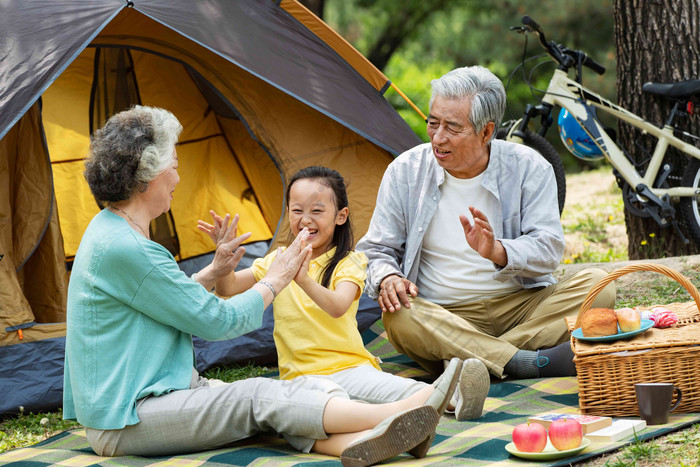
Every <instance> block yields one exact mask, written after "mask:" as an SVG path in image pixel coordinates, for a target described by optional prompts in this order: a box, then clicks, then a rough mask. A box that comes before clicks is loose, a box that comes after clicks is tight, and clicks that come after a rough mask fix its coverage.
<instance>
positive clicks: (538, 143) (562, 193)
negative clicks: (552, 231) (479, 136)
mask: <svg viewBox="0 0 700 467" xmlns="http://www.w3.org/2000/svg"><path fill="white" fill-rule="evenodd" d="M507 135H508V128H499V129H498V131H497V132H496V138H497V139H506V136H507ZM523 144H524V145H525V146H527V147H529V148H532V149H534V150H535V151H537V152H538V153H539V154H540V155H541V156H542V157H544V159H545V160H546V161H547V162H549V163H550V164H551V165H552V168H553V169H554V178H555V179H556V181H557V201H558V202H559V215H560V216H561V212H562V211H563V210H564V203H565V201H566V173H565V172H564V164H563V163H562V161H561V158H560V157H559V153H558V152H557V150H556V149H554V146H552V145H551V144H550V143H549V141H547V140H546V139H545V138H544V137H542V136H540V135H538V134H537V133H533V132H532V131H529V130H526V131H525V138H524V139H523Z"/></svg>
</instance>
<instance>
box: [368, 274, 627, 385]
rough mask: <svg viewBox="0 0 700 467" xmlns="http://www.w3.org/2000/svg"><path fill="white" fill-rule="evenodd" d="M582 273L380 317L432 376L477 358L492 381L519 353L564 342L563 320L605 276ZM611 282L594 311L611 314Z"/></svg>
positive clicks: (418, 302)
mask: <svg viewBox="0 0 700 467" xmlns="http://www.w3.org/2000/svg"><path fill="white" fill-rule="evenodd" d="M606 274H607V273H606V272H605V271H603V270H601V269H585V270H583V271H581V272H579V273H578V274H575V275H573V276H572V277H570V278H568V279H566V280H564V281H562V282H559V283H557V284H554V285H550V286H549V287H542V288H536V289H523V290H521V291H519V292H516V293H513V294H509V295H505V296H501V297H496V298H490V299H485V300H480V301H477V302H472V303H467V304H464V305H457V306H449V307H442V306H440V305H436V304H434V303H431V302H429V301H427V300H423V299H421V298H415V299H413V300H412V301H411V307H410V308H408V309H407V308H405V307H401V309H399V310H398V311H396V312H394V313H384V314H383V315H382V320H383V321H384V327H385V329H386V331H387V335H388V338H389V342H391V343H392V345H393V346H394V347H395V348H396V350H398V351H399V352H401V353H403V354H405V355H408V356H409V357H411V358H412V359H413V360H415V361H416V362H418V363H419V364H420V365H421V366H422V367H423V368H425V369H426V370H428V371H430V372H431V373H440V372H441V371H442V370H443V363H442V362H443V361H444V360H449V359H450V358H452V357H459V358H461V359H467V358H478V359H479V360H481V361H482V362H484V364H485V365H486V367H487V368H488V369H489V372H490V373H491V374H493V375H494V376H497V377H501V378H502V377H504V376H505V375H504V374H503V367H504V366H505V364H506V363H508V361H509V360H510V359H511V358H512V357H513V355H515V352H517V351H518V350H519V349H523V350H538V349H543V348H549V347H554V346H555V345H557V344H561V343H562V342H564V341H566V340H567V339H568V338H569V332H568V329H567V327H566V322H565V320H564V318H565V317H566V316H576V315H577V314H578V311H579V309H580V307H581V304H582V303H583V300H584V298H585V297H586V295H587V294H588V292H589V291H590V289H591V287H593V286H594V285H595V284H596V283H598V282H599V281H600V280H601V279H602V278H603V277H605V276H606ZM615 292H616V290H615V285H614V282H613V283H611V284H610V285H608V286H607V287H605V289H603V290H602V291H601V292H600V293H599V294H598V295H597V296H596V299H595V301H594V302H593V305H592V306H593V307H594V308H595V307H602V308H613V305H614V303H615Z"/></svg>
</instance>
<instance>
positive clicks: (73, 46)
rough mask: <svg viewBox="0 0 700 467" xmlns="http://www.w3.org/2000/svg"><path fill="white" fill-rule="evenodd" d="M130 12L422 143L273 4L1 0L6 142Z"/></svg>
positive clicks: (360, 126)
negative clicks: (71, 66) (88, 50)
mask: <svg viewBox="0 0 700 467" xmlns="http://www.w3.org/2000/svg"><path fill="white" fill-rule="evenodd" d="M123 8H134V9H136V10H137V11H140V12H142V13H143V14H145V15H148V16H149V17H151V18H153V19H154V20H156V21H158V22H160V23H161V24H163V25H165V26H167V27H168V28H170V29H172V30H174V31H177V32H179V33H180V34H182V35H184V36H186V37H188V38H190V39H192V40H193V41H195V42H197V43H199V44H200V45H202V46H204V47H207V48H208V49H210V50H212V51H214V52H215V53H217V54H219V55H220V56H222V57H224V58H226V59H227V60H229V61H231V62H232V63H235V64H236V65H238V66H240V67H241V68H243V69H245V70H247V71H249V72H250V73H252V74H254V75H255V76H257V77H259V78H261V79H263V80H265V81H266V82H268V83H270V84H271V85H273V86H275V87H277V88H278V89H280V90H282V91H283V92H285V93H287V94H289V95H291V96H294V97H295V98H297V99H298V100H300V101H301V102H304V103H306V104H307V105H309V106H311V107H313V108H314V109H316V110H318V111H320V112H322V113H324V114H325V115H327V116H329V117H331V118H333V119H334V120H336V121H338V122H339V123H341V124H342V125H344V126H346V127H347V128H350V129H352V130H353V131H355V132H356V133H358V134H360V135H362V136H364V137H365V138H367V139H368V140H370V141H372V142H373V143H375V144H377V145H378V146H380V147H382V148H384V149H386V150H388V151H390V152H392V153H393V154H400V153H401V152H403V151H404V150H405V149H406V148H408V147H411V146H413V145H415V144H419V143H420V139H419V138H418V136H417V135H416V134H415V133H414V132H413V131H411V129H410V127H408V125H406V124H405V123H404V122H403V121H402V120H400V119H396V118H395V110H394V109H393V108H392V107H391V105H390V104H389V102H388V101H387V100H386V99H384V97H383V96H382V95H381V94H380V93H379V92H377V91H376V90H375V89H374V88H372V87H371V86H370V85H369V84H368V83H367V82H366V81H365V80H364V79H363V78H362V77H361V76H360V75H359V74H358V73H357V72H356V71H355V70H354V69H353V68H352V67H351V66H350V65H348V64H347V62H345V61H344V60H342V58H341V57H340V56H338V55H337V54H336V52H335V51H333V50H332V49H330V48H329V47H328V46H326V45H325V44H323V43H322V42H321V41H320V40H319V39H318V37H316V36H314V35H313V34H312V33H311V32H310V31H309V30H308V29H306V28H305V27H304V26H303V25H302V24H301V23H299V22H298V21H297V20H296V19H295V18H293V17H292V16H290V15H289V14H288V13H286V12H285V11H284V10H283V9H281V8H279V7H278V6H277V4H276V3H275V2H273V1H271V0H219V1H208V2H196V1H192V0H134V1H132V2H129V3H128V4H127V3H126V2H125V1H123V0H52V1H50V2H48V1H46V0H22V1H13V0H0V30H1V31H3V34H2V35H0V54H1V55H0V60H1V61H2V65H3V66H2V67H1V68H0V83H3V85H2V86H1V87H0V109H2V112H1V113H0V138H2V136H4V134H5V133H6V132H7V131H8V130H9V128H10V127H11V126H12V125H13V123H14V122H16V121H17V120H18V119H19V117H20V116H21V115H22V114H23V113H24V112H25V111H26V110H27V109H28V108H29V106H31V104H32V103H33V102H35V101H36V100H37V99H38V98H39V96H40V95H41V93H42V92H43V91H44V90H46V88H47V87H48V86H49V85H50V84H51V82H52V81H53V80H54V79H55V78H56V77H57V76H58V75H59V74H60V73H61V72H62V71H63V70H64V69H65V68H66V67H67V66H68V64H69V63H70V62H71V61H72V60H73V59H74V58H75V57H76V56H77V55H78V54H79V53H80V51H82V50H83V49H84V48H85V47H86V46H87V45H88V44H89V42H90V40H91V39H92V38H93V37H95V36H96V35H97V34H98V33H99V32H100V31H101V30H102V29H103V28H104V27H105V25H106V24H107V23H108V22H109V20H110V19H111V18H113V17H114V16H115V15H116V14H117V13H119V11H120V10H121V9H123ZM370 109H371V110H370ZM389 115H391V118H387V117H388V116H389Z"/></svg>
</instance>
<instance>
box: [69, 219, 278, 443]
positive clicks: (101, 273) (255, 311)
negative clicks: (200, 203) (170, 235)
mask: <svg viewBox="0 0 700 467" xmlns="http://www.w3.org/2000/svg"><path fill="white" fill-rule="evenodd" d="M263 311H264V303H263V299H262V296H261V295H260V293H259V292H257V291H255V290H249V291H247V292H245V293H243V294H240V295H237V296H235V297H233V298H231V299H229V300H223V299H220V298H218V297H216V296H215V295H213V294H211V293H209V292H207V291H206V290H205V289H204V287H202V286H201V285H200V284H198V283H196V282H194V281H192V280H190V279H189V278H188V277H187V276H186V275H185V274H184V273H183V272H181V271H180V269H179V268H178V266H177V263H176V262H175V259H174V258H173V256H172V255H171V254H170V252H168V251H167V250H166V249H165V248H163V247H162V246H161V245H159V244H157V243H155V242H152V241H150V240H148V239H146V238H145V237H143V236H142V235H140V234H138V233H136V232H135V231H134V230H133V229H131V227H130V226H129V224H128V223H127V222H126V221H125V220H124V219H122V218H121V217H119V216H117V215H115V214H113V213H112V212H110V211H107V210H103V211H102V212H100V213H99V214H97V215H96V216H95V217H94V219H93V220H92V221H91V222H90V225H89V226H88V228H87V230H86V231H85V234H84V235H83V238H82V240H81V242H80V247H79V248H78V252H77V254H76V256H75V261H74V263H73V269H72V272H71V278H70V283H69V286H68V317H67V331H66V358H65V369H64V392H63V416H64V418H65V419H71V420H77V421H78V422H79V423H81V424H82V425H84V426H87V427H90V428H95V429H109V430H111V429H120V428H123V427H124V426H126V425H133V424H136V423H138V422H139V418H138V416H137V413H136V401H137V400H138V399H141V398H143V397H146V396H150V395H153V396H158V395H161V394H164V393H167V392H170V391H175V390H179V389H187V388H189V386H190V380H191V377H192V368H193V367H194V363H195V362H194V349H193V346H192V334H195V335H197V336H199V337H201V338H203V339H207V340H224V339H231V338H234V337H237V336H239V335H241V334H244V333H246V332H249V331H252V330H253V329H256V328H258V327H260V326H261V324H262V316H263Z"/></svg>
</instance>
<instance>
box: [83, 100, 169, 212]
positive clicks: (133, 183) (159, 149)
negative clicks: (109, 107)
mask: <svg viewBox="0 0 700 467" xmlns="http://www.w3.org/2000/svg"><path fill="white" fill-rule="evenodd" d="M181 131H182V125H180V122H179V121H178V120H177V118H175V116H174V115H173V114H172V113H170V112H169V111H167V110H165V109H160V108H156V107H145V106H140V105H136V106H134V107H132V108H131V109H129V110H124V111H122V112H119V113H117V114H115V115H113V116H112V117H110V119H109V120H107V123H105V125H104V126H103V127H102V128H100V129H99V130H97V131H95V132H94V133H93V135H92V136H91V137H90V157H89V158H88V160H87V161H85V172H84V175H85V179H86V180H87V182H88V185H89V186H90V191H92V194H93V196H94V197H95V198H96V199H97V200H99V201H105V202H108V203H115V202H118V201H123V200H126V199H129V198H130V197H131V196H132V195H133V193H134V192H135V190H139V191H142V192H143V191H146V188H147V187H148V183H149V182H151V181H152V180H153V179H155V178H156V177H157V176H158V175H159V174H160V173H161V172H163V171H164V170H165V169H167V168H168V166H169V165H170V164H172V161H173V150H174V149H175V143H176V142H177V138H178V136H179V135H180V132H181Z"/></svg>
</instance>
